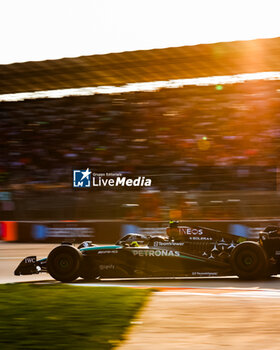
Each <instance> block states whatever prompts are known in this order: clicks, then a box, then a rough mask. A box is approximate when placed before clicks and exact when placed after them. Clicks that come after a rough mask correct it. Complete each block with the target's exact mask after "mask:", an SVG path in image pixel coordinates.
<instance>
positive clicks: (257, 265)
mask: <svg viewBox="0 0 280 350" xmlns="http://www.w3.org/2000/svg"><path fill="white" fill-rule="evenodd" d="M230 262H231V266H232V269H233V271H234V273H235V274H236V275H237V276H238V277H239V278H240V279H243V280H259V279H264V278H267V276H268V259H267V256H266V253H265V251H264V250H263V248H262V247H261V246H260V245H259V244H258V243H257V242H250V241H247V242H242V243H239V244H238V245H237V246H236V247H235V248H234V249H233V250H232V252H231V256H230Z"/></svg>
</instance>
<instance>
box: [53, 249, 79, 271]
mask: <svg viewBox="0 0 280 350" xmlns="http://www.w3.org/2000/svg"><path fill="white" fill-rule="evenodd" d="M54 266H56V268H57V271H58V273H63V274H65V273H68V272H70V271H71V270H72V269H73V266H74V260H73V258H72V256H70V255H68V254H65V253H63V254H58V255H57V256H56V257H55V259H54Z"/></svg>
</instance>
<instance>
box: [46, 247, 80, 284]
mask: <svg viewBox="0 0 280 350" xmlns="http://www.w3.org/2000/svg"><path fill="white" fill-rule="evenodd" d="M82 259H83V256H82V253H81V252H80V251H79V250H78V249H77V248H75V247H73V246H71V245H61V246H59V247H56V248H54V249H53V250H52V251H51V252H50V254H49V255H48V259H47V270H48V273H49V274H50V275H51V276H52V277H53V278H54V279H55V280H57V281H61V282H72V281H74V280H76V279H77V278H78V277H79V276H80V270H81V266H82Z"/></svg>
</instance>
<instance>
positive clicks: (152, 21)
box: [0, 0, 280, 64]
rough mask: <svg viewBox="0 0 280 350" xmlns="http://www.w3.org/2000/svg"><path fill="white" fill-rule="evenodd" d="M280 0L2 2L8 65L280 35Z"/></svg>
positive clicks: (3, 56)
mask: <svg viewBox="0 0 280 350" xmlns="http://www.w3.org/2000/svg"><path fill="white" fill-rule="evenodd" d="M279 13H280V1H279V0H241V1H240V0H75V1H72V0H1V2H0V33H1V34H0V64H7V63H12V62H24V61H30V60H45V59H56V58H62V57H76V56H81V55H92V54H98V53H99V54H100V53H109V52H122V51H130V50H139V49H152V48H162V47H170V46H182V45H194V44H198V43H210V42H219V41H233V40H246V39H255V38H267V37H277V36H280V21H279Z"/></svg>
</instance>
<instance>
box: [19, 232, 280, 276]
mask: <svg viewBox="0 0 280 350" xmlns="http://www.w3.org/2000/svg"><path fill="white" fill-rule="evenodd" d="M176 232H177V234H176ZM41 272H48V273H49V274H50V275H51V276H52V277H53V278H54V279H56V280H58V281H61V282H71V281H74V280H76V279H77V278H79V277H81V278H84V279H87V280H92V279H96V278H114V277H116V278H127V277H136V278H137V277H138V278H139V277H175V276H176V277H181V276H182V277H183V276H195V277H201V276H239V277H240V278H241V279H248V280H252V279H264V278H267V277H269V276H271V275H276V274H278V273H280V230H279V228H278V227H276V226H269V227H267V228H266V229H265V230H264V231H262V232H260V235H259V240H258V241H246V240H245V239H244V238H242V237H239V236H234V235H231V234H227V233H223V232H221V231H217V230H212V229H209V228H205V227H197V226H194V227H180V226H178V227H176V230H174V228H171V229H170V231H169V232H168V235H166V236H145V235H140V234H135V235H133V234H132V235H128V236H126V237H123V238H122V239H120V240H119V241H118V242H117V243H116V244H113V245H102V246H101V245H94V244H92V243H91V242H88V241H86V242H83V243H82V244H81V245H79V246H78V247H77V248H76V247H74V246H73V245H72V244H71V243H62V244H61V245H60V246H57V247H56V248H54V249H53V250H52V251H51V252H50V253H49V255H48V257H47V258H44V259H40V260H37V259H36V256H29V257H27V258H25V259H23V261H22V262H21V263H20V264H19V266H18V267H17V269H16V270H15V275H29V274H37V273H41Z"/></svg>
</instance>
